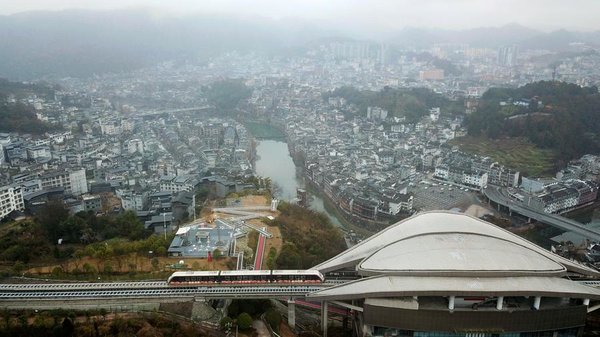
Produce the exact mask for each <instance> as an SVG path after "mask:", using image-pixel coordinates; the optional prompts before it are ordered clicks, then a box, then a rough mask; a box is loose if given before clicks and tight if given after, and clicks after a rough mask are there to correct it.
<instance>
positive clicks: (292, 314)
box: [287, 298, 296, 329]
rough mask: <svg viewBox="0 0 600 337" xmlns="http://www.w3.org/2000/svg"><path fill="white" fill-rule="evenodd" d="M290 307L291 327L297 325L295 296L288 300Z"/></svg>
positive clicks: (289, 320)
mask: <svg viewBox="0 0 600 337" xmlns="http://www.w3.org/2000/svg"><path fill="white" fill-rule="evenodd" d="M287 309H288V325H289V326H290V328H292V329H293V328H294V327H296V302H295V301H294V299H293V298H290V299H289V300H288V302H287Z"/></svg>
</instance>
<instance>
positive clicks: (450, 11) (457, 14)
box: [0, 0, 600, 32]
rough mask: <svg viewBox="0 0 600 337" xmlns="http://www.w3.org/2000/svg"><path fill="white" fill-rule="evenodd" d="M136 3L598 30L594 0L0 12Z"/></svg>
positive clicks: (258, 2) (331, 21)
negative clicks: (72, 9)
mask: <svg viewBox="0 0 600 337" xmlns="http://www.w3.org/2000/svg"><path fill="white" fill-rule="evenodd" d="M138 7H139V8H146V9H151V10H153V11H154V12H155V13H157V14H165V13H170V14H174V15H187V14H192V13H205V14H206V13H221V14H235V15H242V16H262V17H268V18H272V19H287V18H299V19H307V20H315V21H319V22H321V23H323V24H326V25H328V26H336V27H338V28H340V29H342V30H343V29H349V30H353V31H359V30H366V31H382V32H385V31H392V30H397V29H401V28H403V27H426V28H450V29H464V28H474V27H483V26H501V25H505V24H508V23H519V24H522V25H524V26H527V27H531V28H536V29H540V30H545V31H550V30H555V29H559V28H566V29H570V30H582V31H590V30H600V19H599V18H598V14H599V13H600V0H16V1H15V0H0V14H13V13H18V12H23V11H29V10H62V9H71V8H79V9H103V10H104V9H121V8H138Z"/></svg>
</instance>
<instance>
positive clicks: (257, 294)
mask: <svg viewBox="0 0 600 337" xmlns="http://www.w3.org/2000/svg"><path fill="white" fill-rule="evenodd" d="M325 287H326V286H324V285H310V286H308V285H298V286H210V287H206V286H204V287H171V286H167V285H165V286H159V287H155V288H146V287H141V288H130V289H127V288H115V287H113V286H107V287H105V288H104V289H102V288H99V287H98V288H96V289H94V288H79V289H71V290H64V289H62V288H63V287H62V286H61V285H58V286H56V287H55V289H53V288H52V287H45V289H44V288H40V287H34V288H38V289H27V290H24V289H13V290H5V289H2V290H0V306H2V301H5V300H10V301H14V300H35V299H39V300H55V301H64V300H71V299H73V300H77V299H104V298H110V299H117V298H120V299H131V298H137V299H141V298H146V299H148V298H190V299H193V298H209V299H210V298H280V297H282V296H285V297H304V296H306V295H307V294H308V293H311V292H314V291H317V290H321V289H323V288H325Z"/></svg>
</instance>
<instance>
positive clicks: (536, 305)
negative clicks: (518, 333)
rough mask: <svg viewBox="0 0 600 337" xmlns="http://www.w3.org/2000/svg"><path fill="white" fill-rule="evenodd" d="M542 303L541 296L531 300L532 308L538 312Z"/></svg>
mask: <svg viewBox="0 0 600 337" xmlns="http://www.w3.org/2000/svg"><path fill="white" fill-rule="evenodd" d="M541 302H542V297H541V296H536V297H535V298H534V299H533V307H534V308H535V310H539V309H540V303H541Z"/></svg>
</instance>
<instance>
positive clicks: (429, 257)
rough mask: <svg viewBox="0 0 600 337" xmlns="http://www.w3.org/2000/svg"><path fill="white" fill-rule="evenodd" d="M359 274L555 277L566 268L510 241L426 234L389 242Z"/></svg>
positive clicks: (361, 264) (370, 258) (371, 256)
mask: <svg viewBox="0 0 600 337" xmlns="http://www.w3.org/2000/svg"><path fill="white" fill-rule="evenodd" d="M358 270H359V271H360V273H361V274H363V275H376V274H382V273H384V274H394V275H430V276H431V275H447V276H449V275H468V276H501V275H506V276H515V275H541V274H543V275H553V276H557V275H558V276H559V275H562V274H564V273H565V272H566V268H565V267H564V266H563V265H561V264H559V263H557V262H555V261H554V260H552V259H549V258H548V257H546V256H545V255H542V254H540V253H538V252H536V251H534V250H531V249H530V248H527V247H524V246H522V245H519V244H517V243H514V242H512V241H507V240H504V239H499V238H496V237H492V236H487V235H481V234H474V233H426V234H422V235H417V236H413V237H409V238H406V239H403V240H399V241H396V242H394V243H391V244H389V245H387V246H385V247H383V248H381V249H380V250H378V251H376V252H375V253H373V254H371V255H370V256H369V257H367V258H365V259H364V260H363V261H362V262H361V263H360V264H359V266H358Z"/></svg>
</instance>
